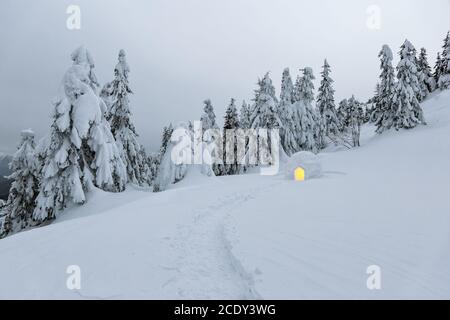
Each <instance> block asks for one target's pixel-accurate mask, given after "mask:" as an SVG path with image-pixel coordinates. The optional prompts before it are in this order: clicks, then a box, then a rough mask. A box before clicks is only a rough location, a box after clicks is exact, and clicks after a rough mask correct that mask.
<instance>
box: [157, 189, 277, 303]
mask: <svg viewBox="0 0 450 320" xmlns="http://www.w3.org/2000/svg"><path fill="white" fill-rule="evenodd" d="M271 187H272V186H270V187H265V188H264V187H260V188H255V189H251V190H247V191H245V192H242V193H236V192H234V193H232V194H229V195H227V196H223V197H221V198H219V200H217V201H216V202H214V203H212V204H210V205H208V206H206V207H204V208H202V209H198V210H196V211H195V212H194V218H193V220H192V221H191V222H190V223H188V224H183V225H178V227H177V233H178V235H177V236H175V237H174V238H168V239H167V240H168V241H169V246H170V248H171V250H172V251H173V252H174V256H175V258H176V261H175V265H176V266H175V267H173V268H172V269H173V270H174V271H176V275H175V276H174V277H173V278H172V279H170V280H169V281H168V282H167V283H166V284H165V285H164V289H165V290H169V291H171V292H176V293H177V295H178V296H179V298H184V299H211V298H214V299H261V297H260V295H259V294H258V293H257V292H256V290H255V288H254V280H253V276H252V274H250V273H248V272H247V271H246V270H245V269H244V268H243V267H242V264H241V263H240V261H239V259H237V258H236V257H235V256H234V254H233V251H232V241H233V240H234V239H233V240H231V239H229V235H230V233H229V232H228V230H227V229H228V228H229V223H225V222H226V221H229V220H230V219H231V212H233V211H234V210H235V209H237V208H239V207H240V206H241V205H243V204H244V203H246V202H248V201H252V200H255V199H256V198H257V196H258V194H259V193H260V192H261V191H263V190H265V189H267V188H271Z"/></svg>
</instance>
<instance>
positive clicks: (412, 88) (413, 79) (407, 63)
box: [383, 40, 426, 130]
mask: <svg viewBox="0 0 450 320" xmlns="http://www.w3.org/2000/svg"><path fill="white" fill-rule="evenodd" d="M414 60H415V57H414V47H413V45H412V44H411V43H410V42H409V41H408V40H406V41H405V43H404V44H403V45H402V46H401V50H400V62H399V63H398V66H397V78H398V81H397V83H396V85H395V94H394V98H393V100H392V101H393V106H394V107H393V110H395V115H394V119H393V125H394V127H395V128H396V129H397V130H398V129H402V128H404V129H411V128H414V127H416V126H417V125H419V124H426V123H425V119H424V116H423V111H422V108H421V106H420V103H419V100H418V99H417V92H418V88H419V79H418V76H417V68H416V64H415V61H414ZM389 123H390V120H388V121H387V124H386V125H383V127H389Z"/></svg>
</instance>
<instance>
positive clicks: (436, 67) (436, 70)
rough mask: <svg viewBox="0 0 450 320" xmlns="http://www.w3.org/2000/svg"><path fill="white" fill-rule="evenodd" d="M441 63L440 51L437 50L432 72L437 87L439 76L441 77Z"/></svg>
mask: <svg viewBox="0 0 450 320" xmlns="http://www.w3.org/2000/svg"><path fill="white" fill-rule="evenodd" d="M443 63H444V61H443V60H442V57H441V53H440V52H438V53H437V57H436V64H435V65H434V72H433V77H434V81H435V82H436V88H439V78H440V77H441V74H442V65H443Z"/></svg>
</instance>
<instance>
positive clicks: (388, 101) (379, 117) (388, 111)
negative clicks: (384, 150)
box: [374, 45, 396, 133]
mask: <svg viewBox="0 0 450 320" xmlns="http://www.w3.org/2000/svg"><path fill="white" fill-rule="evenodd" d="M378 57H379V58H380V60H381V66H380V68H381V75H380V80H381V81H380V87H379V93H378V98H377V101H376V105H375V111H374V112H375V114H376V115H374V122H375V125H376V126H377V132H378V133H382V132H383V131H385V130H389V129H390V128H391V127H392V126H393V124H394V118H395V116H396V109H395V107H396V106H395V105H394V99H395V87H396V80H395V71H394V67H393V66H392V61H393V59H394V55H393V54H392V50H391V48H389V46H388V45H384V46H383V48H382V49H381V51H380V53H379V55H378Z"/></svg>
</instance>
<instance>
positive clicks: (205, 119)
mask: <svg viewBox="0 0 450 320" xmlns="http://www.w3.org/2000/svg"><path fill="white" fill-rule="evenodd" d="M203 103H204V107H203V115H202V116H201V118H200V121H201V122H202V129H203V130H204V131H206V130H209V129H218V128H219V126H218V125H217V123H216V114H215V113H214V107H213V105H212V103H211V100H209V99H207V100H205V101H204V102H203Z"/></svg>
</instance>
